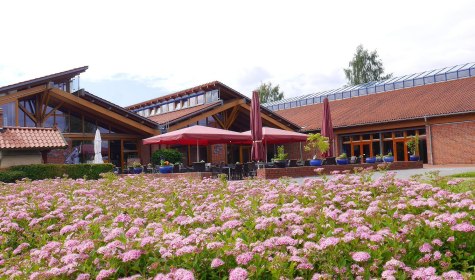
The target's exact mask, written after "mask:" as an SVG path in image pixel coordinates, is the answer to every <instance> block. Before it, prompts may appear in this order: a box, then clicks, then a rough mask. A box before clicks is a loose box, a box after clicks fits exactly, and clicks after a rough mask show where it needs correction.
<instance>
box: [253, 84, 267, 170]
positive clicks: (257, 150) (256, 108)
mask: <svg viewBox="0 0 475 280" xmlns="http://www.w3.org/2000/svg"><path fill="white" fill-rule="evenodd" d="M250 125H251V136H252V148H251V158H252V159H253V160H255V161H262V160H264V157H265V154H264V153H265V151H264V145H263V144H262V119H261V105H260V102H259V92H258V91H257V90H255V91H253V92H252V100H251V118H250Z"/></svg>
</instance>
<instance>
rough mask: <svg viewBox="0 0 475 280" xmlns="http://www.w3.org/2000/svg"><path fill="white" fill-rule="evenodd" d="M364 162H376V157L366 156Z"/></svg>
mask: <svg viewBox="0 0 475 280" xmlns="http://www.w3.org/2000/svg"><path fill="white" fill-rule="evenodd" d="M366 163H376V158H375V157H367V158H366Z"/></svg>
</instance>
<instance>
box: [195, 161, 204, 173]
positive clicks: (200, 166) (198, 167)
mask: <svg viewBox="0 0 475 280" xmlns="http://www.w3.org/2000/svg"><path fill="white" fill-rule="evenodd" d="M193 171H194V172H205V171H206V166H205V163H204V162H193Z"/></svg>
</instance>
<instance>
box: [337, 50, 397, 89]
mask: <svg viewBox="0 0 475 280" xmlns="http://www.w3.org/2000/svg"><path fill="white" fill-rule="evenodd" d="M343 71H345V76H346V79H347V80H348V85H353V86H354V85H358V84H364V83H368V82H373V81H381V80H386V79H389V78H391V77H392V76H393V74H392V73H391V74H387V75H384V67H383V62H382V61H381V59H379V56H378V53H377V52H376V50H374V51H373V52H371V53H370V52H368V50H365V49H364V48H363V45H359V46H358V47H356V53H355V56H354V57H353V60H351V61H350V63H349V68H347V69H343Z"/></svg>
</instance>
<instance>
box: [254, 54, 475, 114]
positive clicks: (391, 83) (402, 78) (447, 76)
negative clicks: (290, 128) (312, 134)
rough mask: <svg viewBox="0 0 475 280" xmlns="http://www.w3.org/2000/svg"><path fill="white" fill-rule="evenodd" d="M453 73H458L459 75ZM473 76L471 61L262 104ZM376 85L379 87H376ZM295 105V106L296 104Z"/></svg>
mask: <svg viewBox="0 0 475 280" xmlns="http://www.w3.org/2000/svg"><path fill="white" fill-rule="evenodd" d="M468 69H470V71H467V70H468ZM459 71H464V72H462V73H461V75H459V73H458V72H459ZM449 73H450V74H449ZM453 73H457V75H455V74H453ZM467 73H468V74H467ZM444 74H445V75H444ZM435 76H437V79H436V77H435ZM444 76H445V77H444ZM473 76H475V63H474V62H470V63H465V64H460V65H455V66H450V67H444V68H441V69H434V70H429V71H424V72H419V73H414V74H410V75H404V76H398V77H392V78H389V79H387V80H383V81H376V82H369V83H365V84H359V85H355V86H343V87H341V88H338V89H332V90H326V91H321V92H316V93H311V94H305V95H301V96H296V97H291V98H288V99H283V100H279V101H274V102H269V103H265V104H262V106H265V107H267V108H269V109H271V110H274V109H276V110H277V108H278V107H279V106H276V107H274V108H271V106H274V105H280V104H284V105H285V104H286V103H290V102H295V101H300V100H304V99H307V98H314V97H321V96H326V97H329V98H330V99H336V98H337V94H338V99H346V98H352V97H356V96H359V95H360V93H361V94H362V95H366V94H370V93H381V92H387V91H394V90H397V89H401V88H411V87H416V86H421V85H425V84H429V83H433V82H434V81H436V82H445V81H446V80H453V79H462V78H466V77H473ZM426 77H433V78H432V79H433V80H432V81H431V79H430V78H429V80H427V81H426V79H422V80H423V81H421V80H420V79H421V78H426ZM416 79H419V80H418V82H417V83H415V82H414V80H416ZM406 81H408V83H405V82H406ZM401 82H402V85H403V86H402V87H401ZM395 83H398V84H397V87H395ZM386 85H389V86H387V87H386ZM376 87H378V88H377V89H376ZM361 90H363V91H361ZM352 91H357V92H356V94H355V93H354V92H352ZM344 92H351V94H348V96H346V97H345V96H344V95H343V94H342V93H344ZM354 94H355V95H354ZM313 102H319V101H318V100H314V101H313ZM313 102H312V103H313ZM305 104H306V103H305ZM289 105H290V104H289ZM296 106H297V107H298V106H305V105H301V103H300V102H297V105H296ZM293 107H295V105H294V106H293ZM282 108H285V106H282Z"/></svg>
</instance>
